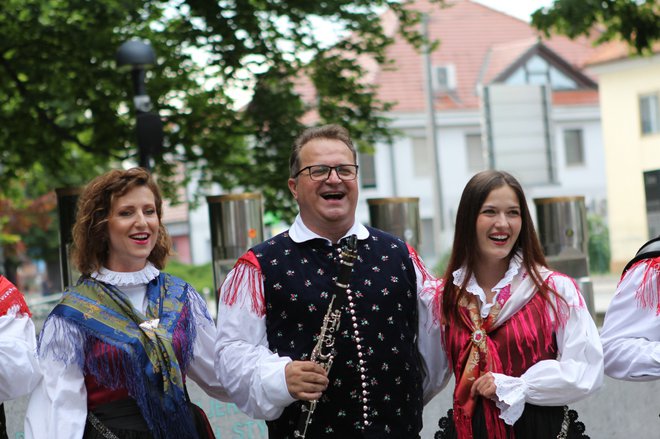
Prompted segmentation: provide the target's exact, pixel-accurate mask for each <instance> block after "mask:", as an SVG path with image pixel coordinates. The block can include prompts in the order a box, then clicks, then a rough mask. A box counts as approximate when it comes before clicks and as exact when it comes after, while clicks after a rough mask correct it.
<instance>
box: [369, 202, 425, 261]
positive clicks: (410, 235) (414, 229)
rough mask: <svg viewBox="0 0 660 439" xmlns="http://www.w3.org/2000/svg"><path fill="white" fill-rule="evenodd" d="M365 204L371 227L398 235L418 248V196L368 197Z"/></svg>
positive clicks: (419, 227)
mask: <svg viewBox="0 0 660 439" xmlns="http://www.w3.org/2000/svg"><path fill="white" fill-rule="evenodd" d="M367 204H368V206H369V217H370V221H371V225H372V226H373V227H376V228H377V229H380V230H384V231H385V232H388V233H391V234H392V235H395V236H398V237H399V238H401V239H403V240H404V241H406V242H407V243H408V244H410V245H411V246H412V247H413V248H419V243H420V240H421V239H420V229H421V226H420V219H419V198H416V197H410V198H404V197H390V198H369V199H367Z"/></svg>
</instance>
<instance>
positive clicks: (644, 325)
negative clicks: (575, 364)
mask: <svg viewBox="0 0 660 439" xmlns="http://www.w3.org/2000/svg"><path fill="white" fill-rule="evenodd" d="M659 263H660V258H656V259H653V260H646V261H643V262H642V263H639V264H637V265H635V266H633V267H632V268H631V269H630V270H628V271H627V272H626V274H625V275H624V277H623V278H622V279H621V282H620V283H619V285H618V286H617V289H616V293H615V294H614V297H613V298H612V302H611V303H610V306H609V307H608V308H607V313H606V314H605V321H604V323H603V327H602V329H601V340H602V342H603V350H604V353H605V373H606V374H607V375H609V376H611V377H612V378H617V379H621V380H628V381H649V380H654V379H658V378H660V308H659V307H658V304H659V303H660V288H659V286H660V276H659V274H658V264H659Z"/></svg>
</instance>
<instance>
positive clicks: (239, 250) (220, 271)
mask: <svg viewBox="0 0 660 439" xmlns="http://www.w3.org/2000/svg"><path fill="white" fill-rule="evenodd" d="M206 202H207V203H208V207H209V217H210V226H211V246H212V257H213V280H214V282H215V290H216V301H217V299H218V297H217V295H218V293H219V288H220V286H221V285H222V282H223V281H224V279H225V276H227V273H229V271H230V270H231V268H232V267H233V266H234V263H235V262H236V260H237V259H238V258H239V257H240V256H241V255H243V253H245V252H246V251H247V250H248V249H249V248H250V247H252V246H254V245H256V244H258V243H260V242H261V241H263V239H264V238H263V236H264V232H263V228H264V222H263V203H262V197H261V194H259V193H242V194H229V195H216V196H209V197H206ZM216 303H217V302H216Z"/></svg>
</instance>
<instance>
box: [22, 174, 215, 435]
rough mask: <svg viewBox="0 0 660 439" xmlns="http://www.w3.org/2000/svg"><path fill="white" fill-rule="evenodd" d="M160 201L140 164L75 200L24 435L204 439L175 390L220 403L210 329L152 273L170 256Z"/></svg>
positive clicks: (183, 293)
mask: <svg viewBox="0 0 660 439" xmlns="http://www.w3.org/2000/svg"><path fill="white" fill-rule="evenodd" d="M162 204H163V202H162V198H161V194H160V190H159V188H158V186H157V185H156V182H155V181H154V180H153V178H152V177H151V175H150V174H149V173H148V172H147V171H146V170H144V169H142V168H133V169H129V170H112V171H109V172H107V173H105V174H103V175H101V176H99V177H97V178H95V179H94V180H92V181H91V182H90V183H89V184H88V185H87V186H86V188H85V190H84V191H83V193H82V194H81V196H80V198H79V200H78V211H77V215H76V223H75V226H74V228H73V244H74V246H73V254H72V256H73V261H74V264H75V266H76V268H77V269H78V271H79V272H80V273H81V276H80V278H79V279H78V282H77V284H76V285H75V286H72V287H70V288H67V289H66V291H65V292H64V294H63V296H62V299H61V301H60V302H59V304H58V305H56V307H55V308H54V309H53V311H52V312H51V314H50V315H49V317H48V319H47V320H46V322H45V324H44V329H43V331H42V333H41V335H40V338H39V347H38V350H39V356H40V360H41V362H42V368H43V371H44V379H43V383H42V385H41V387H39V388H38V389H37V390H35V392H34V393H33V396H32V398H31V400H30V403H29V406H28V412H27V417H26V423H25V430H26V437H28V438H30V437H34V438H51V439H52V438H66V439H75V438H117V437H119V438H138V437H139V438H166V437H167V438H171V437H176V438H198V437H199V438H204V437H213V436H212V434H213V433H212V432H209V431H207V430H206V429H205V428H204V427H205V426H204V425H203V424H204V422H202V421H203V419H202V420H201V421H200V417H199V416H200V412H199V410H198V408H196V407H195V406H193V405H191V403H190V401H189V398H188V395H187V391H186V387H185V382H186V378H187V377H190V378H192V379H193V380H194V381H195V382H197V383H198V384H199V385H200V386H201V387H202V389H203V390H205V391H206V392H207V393H208V394H209V395H211V396H213V397H216V398H222V399H224V398H225V392H224V389H223V388H222V386H221V385H220V384H219V382H218V381H217V379H216V377H215V371H214V368H213V351H214V343H215V334H216V331H215V325H214V324H213V321H212V319H211V317H210V316H209V313H208V310H207V308H206V303H205V302H204V300H203V299H202V297H201V296H200V295H199V294H198V293H197V292H196V291H195V289H194V288H193V287H192V286H191V285H190V284H188V283H186V282H185V281H183V280H181V279H179V278H176V277H174V276H171V275H169V274H167V273H164V272H162V271H161V270H162V269H163V268H164V266H165V260H166V258H167V256H168V255H169V253H170V249H171V241H170V238H169V235H168V233H167V230H166V228H165V226H164V225H163V223H162V221H161V219H162ZM206 427H208V425H206Z"/></svg>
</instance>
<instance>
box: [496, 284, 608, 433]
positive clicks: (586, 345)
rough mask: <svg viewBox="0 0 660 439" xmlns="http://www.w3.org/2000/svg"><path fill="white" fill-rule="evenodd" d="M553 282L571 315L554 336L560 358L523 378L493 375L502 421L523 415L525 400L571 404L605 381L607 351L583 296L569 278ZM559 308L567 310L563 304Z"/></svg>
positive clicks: (542, 363)
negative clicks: (604, 362) (605, 351)
mask: <svg viewBox="0 0 660 439" xmlns="http://www.w3.org/2000/svg"><path fill="white" fill-rule="evenodd" d="M552 284H553V286H554V288H555V289H556V291H557V292H558V293H559V294H560V295H561V296H562V297H563V298H564V299H565V300H566V302H567V305H568V308H567V311H568V315H567V316H565V317H564V318H565V321H562V322H559V323H558V325H557V330H556V333H555V335H556V339H557V348H558V356H557V358H556V359H553V360H543V361H539V362H538V363H536V364H534V365H533V366H531V367H530V368H529V369H528V370H527V371H526V372H525V373H524V374H522V376H520V377H519V378H518V377H510V376H506V375H502V374H493V375H494V376H495V385H496V386H497V397H498V399H499V401H496V404H497V406H498V407H499V409H500V411H501V414H500V417H501V418H502V419H503V420H504V421H505V422H506V423H507V424H509V425H513V423H515V421H517V420H518V418H519V417H520V416H521V415H522V412H523V409H524V404H525V403H526V402H528V403H531V404H535V405H540V406H553V405H564V404H570V403H572V402H575V401H579V400H581V399H584V398H586V397H587V396H589V395H591V394H592V393H594V392H595V391H596V390H598V389H599V388H600V386H601V384H602V382H603V349H602V345H601V342H600V338H599V336H598V329H597V328H596V324H595V323H594V321H593V319H592V318H591V315H590V314H589V310H588V309H587V307H586V304H585V301H584V298H583V297H582V295H581V294H580V292H579V290H578V288H577V286H576V285H575V283H574V282H573V280H572V279H570V278H569V277H567V276H563V275H558V274H557V275H554V276H553V278H552ZM557 306H558V307H560V309H561V307H562V306H563V307H564V309H566V308H565V305H564V304H562V303H561V302H560V301H558V302H557ZM561 314H562V313H561V312H560V315H561Z"/></svg>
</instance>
